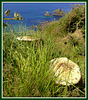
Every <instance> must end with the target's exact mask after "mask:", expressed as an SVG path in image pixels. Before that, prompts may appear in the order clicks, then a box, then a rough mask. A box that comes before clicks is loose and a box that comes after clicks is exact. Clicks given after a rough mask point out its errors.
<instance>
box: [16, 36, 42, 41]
mask: <svg viewBox="0 0 88 100" xmlns="http://www.w3.org/2000/svg"><path fill="white" fill-rule="evenodd" d="M17 39H18V40H21V41H35V40H39V39H40V38H38V39H37V38H31V37H28V36H20V37H17Z"/></svg>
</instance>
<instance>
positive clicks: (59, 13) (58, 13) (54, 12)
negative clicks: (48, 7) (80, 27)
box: [52, 9, 66, 16]
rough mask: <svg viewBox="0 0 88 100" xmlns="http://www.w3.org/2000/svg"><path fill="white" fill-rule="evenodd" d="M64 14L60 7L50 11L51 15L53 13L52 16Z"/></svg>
mask: <svg viewBox="0 0 88 100" xmlns="http://www.w3.org/2000/svg"><path fill="white" fill-rule="evenodd" d="M65 14H66V13H65V12H64V11H63V10H61V9H57V10H54V11H53V13H52V15H54V16H64V15H65Z"/></svg>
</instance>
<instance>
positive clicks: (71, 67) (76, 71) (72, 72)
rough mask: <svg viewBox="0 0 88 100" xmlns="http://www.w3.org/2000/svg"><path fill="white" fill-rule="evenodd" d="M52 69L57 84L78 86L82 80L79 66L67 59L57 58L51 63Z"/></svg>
mask: <svg viewBox="0 0 88 100" xmlns="http://www.w3.org/2000/svg"><path fill="white" fill-rule="evenodd" d="M50 63H51V69H52V70H53V72H54V78H56V79H55V83H56V84H61V85H68V86H69V85H71V84H77V83H78V82H79V81H80V79H81V73H80V68H79V66H78V65H77V64H76V63H74V62H73V61H71V60H69V59H68V58H66V57H61V58H55V59H52V60H51V61H50Z"/></svg>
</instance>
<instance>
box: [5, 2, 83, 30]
mask: <svg viewBox="0 0 88 100" xmlns="http://www.w3.org/2000/svg"><path fill="white" fill-rule="evenodd" d="M75 4H84V3H60V2H58V3H38V2H36V3H30V2H27V3H26V2H25V3H9V2H8V3H6V2H4V3H3V17H5V11H6V10H7V9H9V10H10V15H12V16H14V11H15V12H18V13H20V15H21V16H22V18H23V20H4V22H5V23H7V24H10V25H11V27H12V28H13V27H15V28H18V27H19V26H20V25H22V26H26V27H27V28H30V27H31V26H32V25H35V26H36V25H39V22H45V21H53V20H59V19H60V18H61V17H59V16H50V17H46V16H44V14H45V13H46V11H48V12H49V13H50V14H51V15H52V13H53V11H54V10H56V9H59V8H60V9H61V10H63V11H65V12H69V11H70V10H71V5H75ZM7 18H10V16H9V17H7Z"/></svg>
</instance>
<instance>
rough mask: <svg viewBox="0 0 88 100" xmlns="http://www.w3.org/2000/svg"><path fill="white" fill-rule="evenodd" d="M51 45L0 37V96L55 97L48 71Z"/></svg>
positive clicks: (13, 36) (4, 36) (50, 73)
mask: <svg viewBox="0 0 88 100" xmlns="http://www.w3.org/2000/svg"><path fill="white" fill-rule="evenodd" d="M54 56H55V54H54V44H53V43H52V41H50V38H49V39H48V40H47V41H45V42H44V45H43V44H42V42H41V41H40V42H37V43H36V42H34V43H27V42H25V43H24V42H22V41H18V40H17V39H16V36H15V35H14V34H10V33H8V34H3V96H4V97H14V96H17V97H21V96H22V97H24V96H29V97H32V96H33V97H34V96H40V97H45V96H54V95H55V91H56V89H57V88H55V86H54V78H53V74H52V72H51V71H49V66H50V63H49V62H50V60H51V59H52V58H54Z"/></svg>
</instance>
